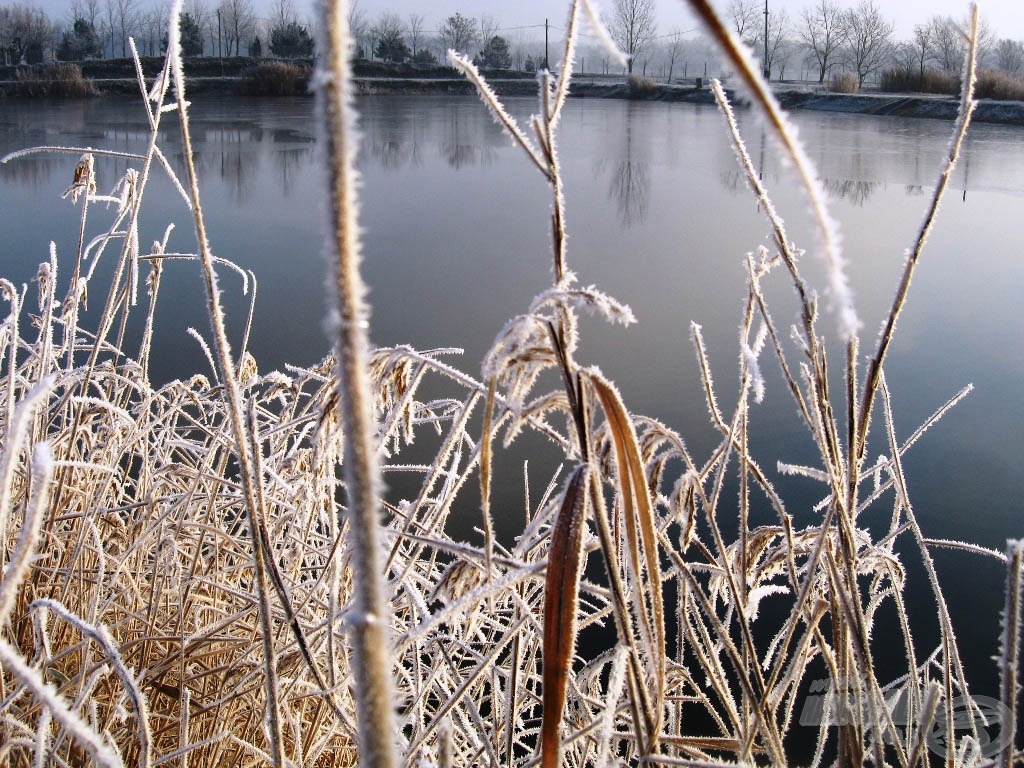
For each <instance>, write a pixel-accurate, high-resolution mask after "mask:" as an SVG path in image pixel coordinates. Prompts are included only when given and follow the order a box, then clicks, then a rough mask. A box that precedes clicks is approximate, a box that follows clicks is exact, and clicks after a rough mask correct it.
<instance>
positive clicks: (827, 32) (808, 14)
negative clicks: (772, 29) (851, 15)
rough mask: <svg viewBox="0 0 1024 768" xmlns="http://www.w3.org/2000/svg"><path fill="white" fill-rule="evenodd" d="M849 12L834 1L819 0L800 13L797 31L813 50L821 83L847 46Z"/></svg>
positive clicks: (811, 50)
mask: <svg viewBox="0 0 1024 768" xmlns="http://www.w3.org/2000/svg"><path fill="white" fill-rule="evenodd" d="M844 19H845V14H844V13H843V10H842V9H841V8H840V7H839V4H838V3H836V2H834V0H818V2H816V3H815V4H814V5H813V6H811V7H810V8H804V9H803V11H801V13H800V24H799V26H798V30H797V34H798V35H799V37H800V40H801V41H803V43H804V45H806V46H807V48H808V49H809V50H810V52H811V54H812V56H813V57H814V61H815V63H816V64H817V68H818V82H819V83H824V82H825V78H826V77H828V73H829V70H830V69H831V68H832V67H833V66H834V65H835V59H836V56H837V55H838V53H839V50H840V48H842V45H843V39H844V37H845V35H846V30H845V28H844V26H843V21H844Z"/></svg>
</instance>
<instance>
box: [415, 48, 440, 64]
mask: <svg viewBox="0 0 1024 768" xmlns="http://www.w3.org/2000/svg"><path fill="white" fill-rule="evenodd" d="M410 61H412V63H413V64H422V65H424V66H436V64H437V56H435V55H434V54H432V53H431V52H430V49H428V48H420V49H419V50H418V51H416V55H415V56H413V57H412V59H410Z"/></svg>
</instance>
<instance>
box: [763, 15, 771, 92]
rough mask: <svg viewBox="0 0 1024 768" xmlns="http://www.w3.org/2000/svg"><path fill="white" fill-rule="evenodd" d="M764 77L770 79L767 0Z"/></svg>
mask: <svg viewBox="0 0 1024 768" xmlns="http://www.w3.org/2000/svg"><path fill="white" fill-rule="evenodd" d="M764 79H765V80H771V79H772V71H771V68H770V67H769V66H768V0H764Z"/></svg>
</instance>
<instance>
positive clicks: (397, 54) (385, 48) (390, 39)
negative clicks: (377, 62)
mask: <svg viewBox="0 0 1024 768" xmlns="http://www.w3.org/2000/svg"><path fill="white" fill-rule="evenodd" d="M374 53H375V55H376V56H377V58H378V59H384V61H394V62H398V63H401V62H403V61H405V60H406V59H408V58H409V57H410V56H412V51H410V50H409V46H408V45H406V42H405V38H404V37H402V33H401V32H399V31H398V30H387V31H386V32H384V34H382V35H381V38H380V40H378V41H377V48H376V50H375V51H374Z"/></svg>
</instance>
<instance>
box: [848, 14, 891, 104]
mask: <svg viewBox="0 0 1024 768" xmlns="http://www.w3.org/2000/svg"><path fill="white" fill-rule="evenodd" d="M845 25H846V63H847V65H848V66H849V67H850V69H851V70H853V72H854V73H855V74H856V75H857V85H858V86H863V85H864V79H865V78H866V77H867V76H868V75H870V74H873V73H875V72H877V71H878V70H880V69H881V68H882V67H883V66H884V65H885V62H886V61H887V60H888V58H889V54H890V53H891V51H892V34H893V25H892V22H890V21H887V20H886V19H885V17H884V16H882V12H881V11H879V10H878V8H877V7H875V3H874V0H861V2H860V4H859V5H857V6H856V7H855V8H851V9H850V10H849V11H847V12H846V22H845Z"/></svg>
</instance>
